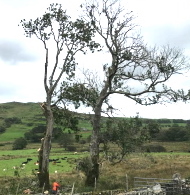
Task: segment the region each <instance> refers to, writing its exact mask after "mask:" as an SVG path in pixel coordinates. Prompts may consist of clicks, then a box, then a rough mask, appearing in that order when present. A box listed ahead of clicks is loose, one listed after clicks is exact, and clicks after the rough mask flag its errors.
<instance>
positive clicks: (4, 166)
mask: <svg viewBox="0 0 190 195" xmlns="http://www.w3.org/2000/svg"><path fill="white" fill-rule="evenodd" d="M11 117H18V118H20V119H21V121H22V123H20V124H13V125H11V126H10V127H9V128H7V129H6V131H5V133H2V134H0V179H1V180H3V182H2V183H4V182H5V181H4V180H5V179H6V178H7V179H8V178H9V179H10V178H14V179H16V180H17V179H21V178H25V177H27V178H30V177H31V178H32V177H36V176H35V174H37V168H38V166H37V165H36V162H37V160H38V152H37V150H38V148H39V147H40V145H39V144H37V143H35V144H33V143H32V144H28V145H27V148H26V149H24V150H12V143H13V141H14V140H15V139H16V138H19V137H22V136H23V135H24V133H25V132H27V131H29V130H31V129H32V128H33V127H35V126H38V125H41V124H45V119H44V116H43V114H42V111H41V109H40V106H39V104H38V103H18V102H10V103H6V104H0V126H1V125H3V123H4V120H5V119H6V118H11ZM144 120H145V119H144ZM184 124H185V123H180V124H178V125H181V126H182V125H184ZM164 125H165V126H167V125H172V122H171V123H167V124H164ZM79 127H80V129H81V132H80V133H81V134H82V136H83V138H85V139H86V138H87V137H88V136H89V135H90V134H91V129H92V126H91V123H90V120H89V118H88V117H85V115H82V116H81V118H80V121H79ZM150 144H158V145H161V146H163V147H165V148H166V151H167V152H165V153H133V154H130V155H128V156H127V157H126V158H125V159H124V161H122V162H121V163H119V164H113V163H112V162H110V161H108V160H107V159H105V158H104V157H103V153H101V155H100V160H101V161H102V163H101V167H100V179H99V184H98V185H99V189H101V188H102V189H103V188H104V187H105V188H106V189H118V188H124V187H125V182H126V174H127V175H128V179H129V185H130V186H132V183H133V178H134V177H155V178H167V179H168V178H171V177H172V175H173V174H174V173H175V172H179V173H180V174H181V176H182V178H190V172H189V170H190V163H189V161H190V153H189V151H190V143H189V142H159V143H158V142H152V143H150ZM81 148H82V150H83V151H84V150H88V149H89V144H88V143H87V144H85V145H84V144H83V145H81V144H79V145H78V146H77V154H74V153H73V152H68V151H65V150H64V149H63V148H61V147H60V146H59V145H58V144H56V143H53V145H52V150H51V153H50V159H59V163H52V162H50V164H49V172H50V178H51V179H52V178H55V177H56V178H60V182H61V183H62V185H66V184H67V183H68V182H70V183H71V184H72V183H73V182H75V183H76V185H78V188H79V187H80V186H81V185H82V183H84V175H82V176H81V173H80V172H79V171H77V170H76V165H77V163H78V162H79V160H81V159H82V158H83V157H85V156H87V155H89V153H88V152H87V153H86V152H81V151H82V150H81ZM27 158H31V159H32V160H31V161H29V162H28V163H27V164H25V165H22V163H23V162H25V161H26V159H27ZM15 168H16V169H15ZM15 171H17V173H18V174H19V176H20V177H18V175H15ZM7 181H8V180H7ZM80 182H81V183H80ZM9 186H10V185H9ZM78 190H79V189H78ZM0 194H1V193H0Z"/></svg>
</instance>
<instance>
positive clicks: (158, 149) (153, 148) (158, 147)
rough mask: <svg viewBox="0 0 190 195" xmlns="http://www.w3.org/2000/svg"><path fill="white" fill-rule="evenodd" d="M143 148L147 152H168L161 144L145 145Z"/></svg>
mask: <svg viewBox="0 0 190 195" xmlns="http://www.w3.org/2000/svg"><path fill="white" fill-rule="evenodd" d="M143 150H144V151H145V152H166V148H164V147H163V146H161V145H148V146H144V147H143Z"/></svg>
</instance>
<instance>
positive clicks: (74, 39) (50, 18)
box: [21, 4, 98, 189]
mask: <svg viewBox="0 0 190 195" xmlns="http://www.w3.org/2000/svg"><path fill="white" fill-rule="evenodd" d="M21 24H22V27H23V28H24V31H25V34H26V36H27V37H31V36H33V35H34V36H35V37H37V39H38V40H40V41H41V42H42V44H43V46H44V49H45V65H44V88H45V92H46V101H45V102H44V103H42V104H41V107H42V109H43V112H44V115H45V117H46V126H47V128H46V132H45V136H44V138H42V144H41V148H40V149H39V174H38V176H39V182H40V187H45V189H48V188H49V154H50V150H51V139H52V131H53V126H54V114H53V106H56V105H58V103H60V102H59V99H56V97H55V95H57V93H58V92H57V90H56V89H58V88H59V86H60V82H62V81H63V79H64V80H65V82H66V80H67V79H68V80H69V79H71V78H72V77H73V76H74V71H75V66H76V65H77V63H76V62H75V55H76V54H77V53H78V52H80V51H81V52H83V53H85V52H86V48H90V49H91V50H92V51H93V50H94V48H96V47H97V46H98V44H95V42H94V41H92V36H93V33H94V30H93V28H92V25H91V24H90V23H88V22H85V21H84V20H82V19H77V20H76V21H72V20H71V18H70V17H69V16H68V15H67V14H66V11H64V10H63V9H62V6H61V5H58V4H51V5H50V7H49V8H48V9H47V11H46V12H45V14H43V15H42V17H39V18H37V19H35V20H29V21H26V20H22V21H21ZM53 60H54V62H52V61H53Z"/></svg>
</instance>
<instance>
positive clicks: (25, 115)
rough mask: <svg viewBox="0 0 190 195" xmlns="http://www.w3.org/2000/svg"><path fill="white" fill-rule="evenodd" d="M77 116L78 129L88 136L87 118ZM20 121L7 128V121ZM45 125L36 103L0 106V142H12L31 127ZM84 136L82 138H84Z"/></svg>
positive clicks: (4, 104) (14, 103)
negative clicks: (2, 128)
mask: <svg viewBox="0 0 190 195" xmlns="http://www.w3.org/2000/svg"><path fill="white" fill-rule="evenodd" d="M78 115H79V127H80V129H81V130H83V132H81V133H83V135H84V132H85V135H86V136H88V135H89V133H87V131H89V130H91V129H92V127H91V124H90V120H89V116H87V115H84V114H80V113H79V114H78ZM15 119H16V120H21V122H20V123H17V124H15V123H14V124H12V125H10V127H7V126H6V125H5V124H6V121H7V120H15ZM39 125H45V117H44V115H43V112H42V110H41V107H40V105H39V104H38V103H31V102H29V103H20V102H9V103H2V104H0V128H1V127H2V126H6V131H5V132H3V133H1V134H0V142H1V143H2V142H13V141H14V140H15V139H17V138H19V137H23V135H24V133H26V132H27V131H29V130H31V129H32V128H33V127H37V126H39ZM85 135H84V136H83V137H85Z"/></svg>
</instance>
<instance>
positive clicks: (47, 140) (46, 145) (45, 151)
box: [38, 104, 54, 190]
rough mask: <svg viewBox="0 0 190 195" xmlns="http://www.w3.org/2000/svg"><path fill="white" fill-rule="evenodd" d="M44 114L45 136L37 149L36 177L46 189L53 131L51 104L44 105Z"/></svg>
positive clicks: (47, 186) (48, 184)
mask: <svg viewBox="0 0 190 195" xmlns="http://www.w3.org/2000/svg"><path fill="white" fill-rule="evenodd" d="M43 108H44V114H45V117H46V132H45V137H44V138H42V144H41V148H40V149H39V173H38V179H39V184H40V187H41V188H44V190H48V189H49V187H50V183H49V154H50V150H51V138H52V132H53V124H54V117H53V112H52V110H51V105H50V104H49V105H45V106H44V107H43Z"/></svg>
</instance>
